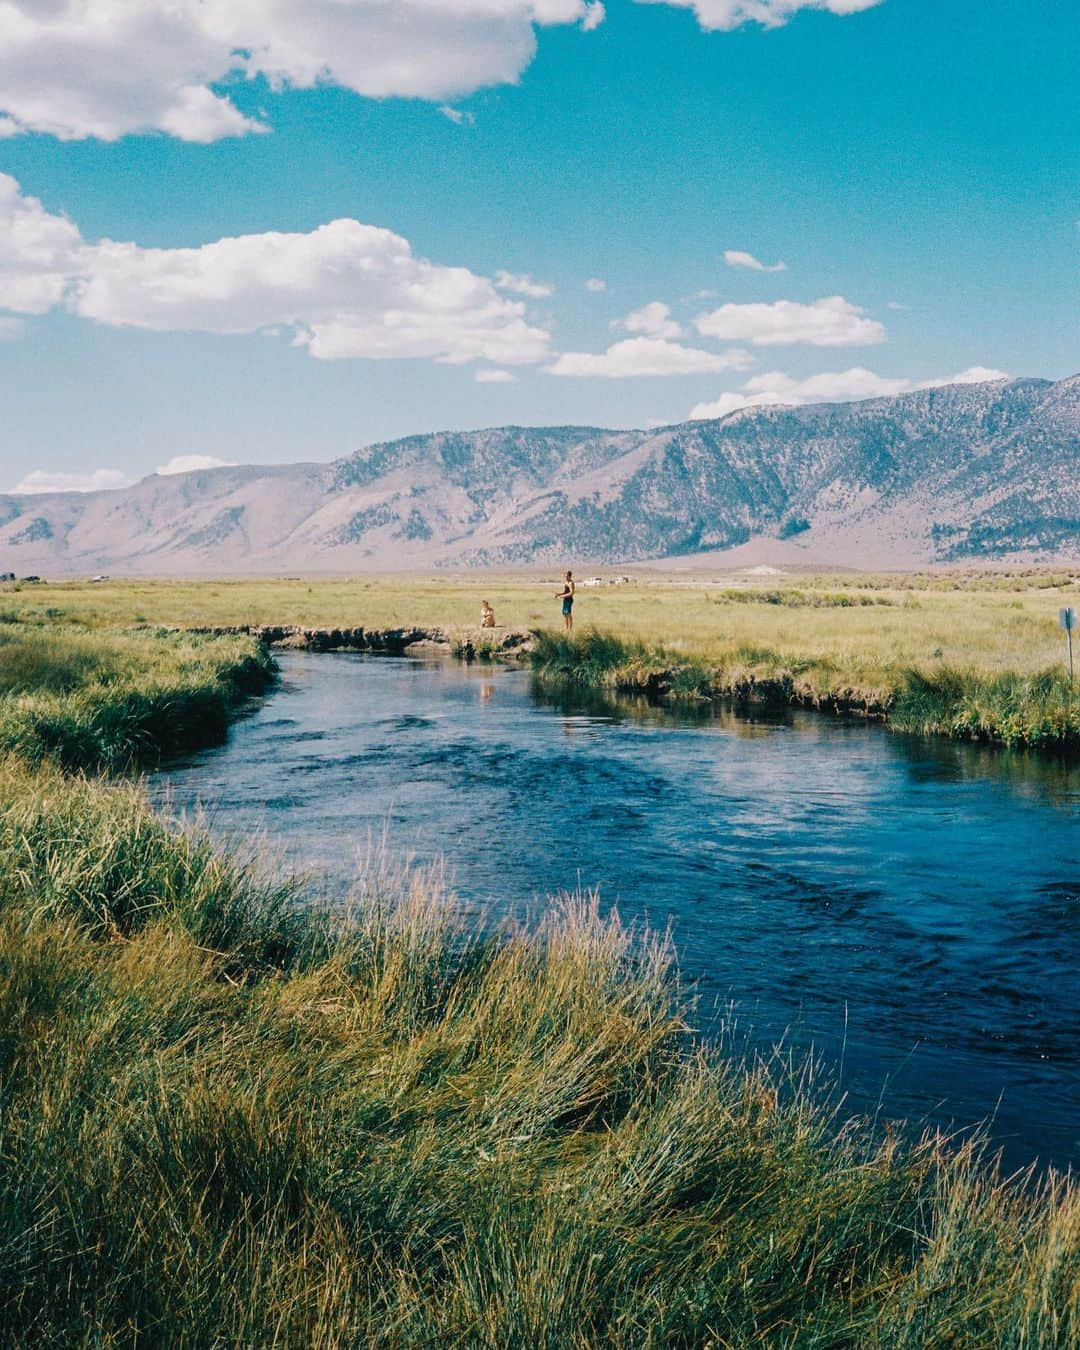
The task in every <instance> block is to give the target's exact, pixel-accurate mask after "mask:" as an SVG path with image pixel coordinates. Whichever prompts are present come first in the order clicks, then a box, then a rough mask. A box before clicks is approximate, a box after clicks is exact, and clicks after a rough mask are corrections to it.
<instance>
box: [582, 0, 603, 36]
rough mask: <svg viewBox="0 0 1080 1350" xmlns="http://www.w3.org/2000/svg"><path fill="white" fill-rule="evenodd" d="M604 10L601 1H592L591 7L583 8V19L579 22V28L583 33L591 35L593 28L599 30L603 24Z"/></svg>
mask: <svg viewBox="0 0 1080 1350" xmlns="http://www.w3.org/2000/svg"><path fill="white" fill-rule="evenodd" d="M605 16H606V10H605V9H604V5H603V0H593V3H592V4H591V5H586V6H585V17H584V18H583V19H582V20H581V27H582V29H583V31H584V32H586V33H591V32H592V30H593V29H594V28H599V27H600V25H601V24H602V23H603V22H604V18H605Z"/></svg>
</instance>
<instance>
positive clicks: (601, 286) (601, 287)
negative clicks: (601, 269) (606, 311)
mask: <svg viewBox="0 0 1080 1350" xmlns="http://www.w3.org/2000/svg"><path fill="white" fill-rule="evenodd" d="M585 289H586V290H587V291H591V292H592V293H593V295H599V294H600V292H601V291H606V290H607V282H606V281H601V280H600V278H599V277H590V278H589V279H588V281H586V283H585Z"/></svg>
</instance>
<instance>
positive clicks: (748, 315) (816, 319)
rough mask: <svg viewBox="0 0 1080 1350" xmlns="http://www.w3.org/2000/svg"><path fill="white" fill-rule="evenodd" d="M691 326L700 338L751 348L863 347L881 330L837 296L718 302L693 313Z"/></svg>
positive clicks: (878, 337) (877, 338) (882, 333)
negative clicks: (714, 306) (806, 301)
mask: <svg viewBox="0 0 1080 1350" xmlns="http://www.w3.org/2000/svg"><path fill="white" fill-rule="evenodd" d="M694 326H695V327H696V328H697V330H698V332H699V333H701V334H702V335H703V336H704V337H712V338H720V339H722V340H724V341H733V342H752V343H753V344H754V346H756V347H782V346H790V345H793V344H795V343H806V344H808V345H809V346H811V347H866V346H871V345H873V344H874V343H877V342H884V341H885V329H884V327H883V326H882V325H881V324H880V323H878V321H877V320H876V319H870V318H867V317H866V311H865V310H864V309H861V308H860V307H859V306H858V305H853V304H851V303H850V301H847V300H845V299H844V297H843V296H842V295H831V296H827V297H826V298H825V299H822V300H815V301H814V302H813V303H812V304H809V305H802V304H799V303H797V302H796V301H794V300H777V301H776V303H775V304H771V305H767V304H752V305H736V304H729V305H721V306H720V308H719V309H713V310H710V311H708V313H705V314H699V315H698V317H697V318H696V319H695V320H694Z"/></svg>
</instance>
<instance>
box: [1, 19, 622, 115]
mask: <svg viewBox="0 0 1080 1350" xmlns="http://www.w3.org/2000/svg"><path fill="white" fill-rule="evenodd" d="M603 18H604V8H603V5H602V4H598V3H593V4H590V3H587V0H228V3H214V4H211V3H203V0H138V2H137V3H133V0H3V3H0V113H3V114H6V116H5V118H4V120H3V121H2V122H0V135H3V134H11V133H12V132H13V131H39V132H45V133H47V134H49V135H53V136H58V137H61V138H63V139H77V138H81V137H87V136H95V137H98V138H100V139H102V140H115V139H117V138H118V137H120V136H123V135H126V134H128V133H130V132H141V131H162V132H166V133H167V134H169V135H171V136H176V137H179V138H180V139H182V140H188V141H201V142H209V141H215V140H218V139H220V138H221V137H223V136H237V135H244V134H247V133H250V132H254V131H259V130H265V128H264V127H263V126H262V125H261V124H260V123H259V122H258V121H256V120H254V119H252V118H250V117H247V116H245V115H244V114H243V113H241V112H240V111H239V109H238V108H237V107H236V106H235V104H234V103H233V102H232V101H231V98H230V94H231V93H232V89H233V86H234V85H235V84H236V83H238V82H240V81H243V80H246V79H251V78H254V77H255V76H259V75H261V76H265V78H266V79H267V80H268V81H269V82H270V84H271V86H272V87H274V88H277V89H280V88H283V87H288V86H291V87H294V88H310V87H311V86H313V85H316V84H336V85H338V86H340V87H342V88H345V89H351V90H353V91H354V92H356V93H358V94H362V95H365V96H367V97H370V98H387V97H391V96H400V97H405V98H424V99H432V100H436V101H442V100H447V99H452V98H455V97H459V96H461V95H463V94H467V93H470V92H472V91H474V90H476V89H480V88H484V87H487V86H491V85H497V84H506V83H513V82H515V81H516V80H517V79H518V77H519V76H520V75H521V72H522V71H523V70H524V69H525V67H526V66H527V65H528V64H529V62H530V61H531V60H532V58H533V55H534V54H535V51H536V27H537V26H544V25H556V24H571V23H576V24H579V25H580V27H581V28H582V29H585V30H589V29H593V28H596V27H597V26H598V24H599V23H601V22H602V20H603Z"/></svg>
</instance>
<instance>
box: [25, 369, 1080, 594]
mask: <svg viewBox="0 0 1080 1350" xmlns="http://www.w3.org/2000/svg"><path fill="white" fill-rule="evenodd" d="M751 543H753V544H756V545H757V546H758V547H759V551H760V552H763V554H765V555H767V554H769V553H770V552H772V553H774V554H775V555H776V556H777V557H783V558H786V559H799V558H805V559H806V560H812V561H813V562H815V563H819V564H828V563H830V562H834V563H838V564H851V565H857V566H915V565H925V564H928V563H934V562H942V563H947V562H960V561H972V562H975V561H982V560H990V559H1015V560H1023V561H1040V560H1049V559H1059V558H1068V559H1074V558H1080V376H1073V377H1071V378H1069V379H1065V380H1061V381H1058V382H1056V383H1053V382H1050V381H1047V380H1036V379H1028V380H1014V381H1006V380H1001V381H995V382H991V383H987V384H979V385H950V386H945V387H942V388H936V389H925V390H920V391H917V392H914V393H910V394H901V395H898V396H896V397H891V398H877V399H868V400H866V401H864V402H860V403H842V404H816V405H812V406H805V407H764V408H750V409H744V410H742V411H740V412H736V413H732V414H729V415H728V416H727V417H724V418H721V419H719V420H715V421H696V422H686V423H680V424H677V425H673V426H668V427H659V428H653V429H650V430H637V431H610V430H604V429H601V428H593V427H535V428H533V427H499V428H493V429H490V430H483V431H474V432H442V433H435V434H431V435H420V436H410V437H405V438H403V439H401V440H397V441H392V442H385V443H382V444H378V445H372V446H368V447H366V448H365V449H362V450H359V451H357V452H356V453H355V454H353V455H350V456H348V457H346V458H344V459H340V460H337V461H335V462H334V463H331V464H291V465H274V466H237V467H229V468H218V469H212V470H202V471H197V472H195V473H187V474H180V475H175V476H169V477H159V476H156V475H153V476H151V477H149V478H146V479H144V480H143V481H142V482H139V483H137V484H135V485H134V486H133V487H130V488H125V489H121V490H117V491H108V492H94V493H85V494H77V493H51V494H42V495H38V496H15V495H12V494H8V495H0V572H2V571H5V570H11V571H14V572H16V573H17V574H19V575H26V574H27V573H30V572H38V573H50V574H62V573H74V574H79V573H93V572H110V573H127V572H130V573H142V574H169V573H212V572H214V573H257V572H266V573H273V572H301V571H325V572H337V573H341V572H349V571H362V570H378V569H386V568H416V569H427V568H432V567H447V566H450V567H453V566H468V565H490V566H502V567H508V566H522V565H531V564H544V563H557V562H558V563H561V562H562V561H563V560H566V559H571V560H573V561H575V562H577V563H582V564H585V563H594V564H601V563H617V562H633V561H644V560H652V559H663V558H675V557H678V558H681V559H684V560H686V559H690V558H692V557H694V556H696V555H701V554H704V553H708V554H710V555H712V554H716V553H719V554H720V555H722V554H723V553H724V552H725V551H727V550H731V549H733V548H737V547H740V546H746V545H748V544H751Z"/></svg>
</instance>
